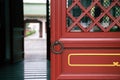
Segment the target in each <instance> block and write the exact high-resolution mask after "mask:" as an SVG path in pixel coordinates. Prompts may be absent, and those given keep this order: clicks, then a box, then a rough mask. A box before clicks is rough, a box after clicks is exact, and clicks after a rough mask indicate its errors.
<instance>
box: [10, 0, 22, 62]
mask: <svg viewBox="0 0 120 80" xmlns="http://www.w3.org/2000/svg"><path fill="white" fill-rule="evenodd" d="M10 28H11V35H12V36H11V45H12V46H11V62H12V63H15V62H18V61H21V60H23V58H24V19H23V0H13V1H10Z"/></svg>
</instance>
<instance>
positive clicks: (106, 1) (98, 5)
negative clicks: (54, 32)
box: [66, 0, 120, 32]
mask: <svg viewBox="0 0 120 80" xmlns="http://www.w3.org/2000/svg"><path fill="white" fill-rule="evenodd" d="M66 1H67V16H66V20H67V21H66V26H67V32H120V0H66Z"/></svg>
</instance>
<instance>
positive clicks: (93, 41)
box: [50, 0, 120, 80]
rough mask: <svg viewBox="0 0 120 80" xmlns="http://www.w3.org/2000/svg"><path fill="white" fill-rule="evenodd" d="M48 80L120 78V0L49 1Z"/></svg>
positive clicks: (110, 79)
mask: <svg viewBox="0 0 120 80" xmlns="http://www.w3.org/2000/svg"><path fill="white" fill-rule="evenodd" d="M50 80H120V0H51V79H50Z"/></svg>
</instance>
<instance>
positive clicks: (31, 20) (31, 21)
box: [24, 19, 43, 38]
mask: <svg viewBox="0 0 120 80" xmlns="http://www.w3.org/2000/svg"><path fill="white" fill-rule="evenodd" d="M26 23H39V24H40V25H39V28H40V29H39V37H40V38H42V31H43V30H42V28H43V26H42V24H43V23H42V21H39V20H37V19H26V20H24V30H25V24H26ZM24 33H25V31H24Z"/></svg>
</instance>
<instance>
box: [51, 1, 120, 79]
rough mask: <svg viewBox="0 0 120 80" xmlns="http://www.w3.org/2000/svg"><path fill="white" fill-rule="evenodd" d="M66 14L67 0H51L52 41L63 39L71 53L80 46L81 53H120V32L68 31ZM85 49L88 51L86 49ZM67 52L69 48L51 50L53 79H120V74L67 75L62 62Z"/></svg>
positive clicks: (65, 46)
mask: <svg viewBox="0 0 120 80" xmlns="http://www.w3.org/2000/svg"><path fill="white" fill-rule="evenodd" d="M96 1H97V0H96ZM66 14H67V11H66V0H51V43H54V42H55V41H61V42H62V43H63V44H64V50H65V49H69V51H70V52H71V53H73V52H74V51H72V50H70V49H76V51H75V53H79V50H77V49H79V48H80V50H81V53H88V51H90V52H93V53H98V52H99V53H109V52H110V53H120V50H119V48H120V36H119V35H120V33H119V32H115V33H114V32H110V33H107V32H104V33H99V32H96V33H90V32H85V33H69V32H66ZM61 16H62V17H61ZM85 49H86V50H87V51H85ZM66 52H67V50H66V51H63V53H62V54H54V53H53V52H52V50H51V80H69V79H71V80H75V79H83V80H88V79H92V80H93V79H95V80H97V79H101V80H104V79H107V78H108V77H109V79H115V80H118V79H120V75H101V76H100V75H76V76H75V75H71V74H66V75H65V74H64V73H63V69H62V68H63V67H62V63H63V62H66V61H63V60H62V59H63V58H66V57H62V56H66V54H65V53H66ZM63 65H66V64H63ZM70 69H71V68H70ZM83 69H84V67H83ZM76 70H77V69H76ZM118 70H119V69H118ZM117 77H118V79H117Z"/></svg>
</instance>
